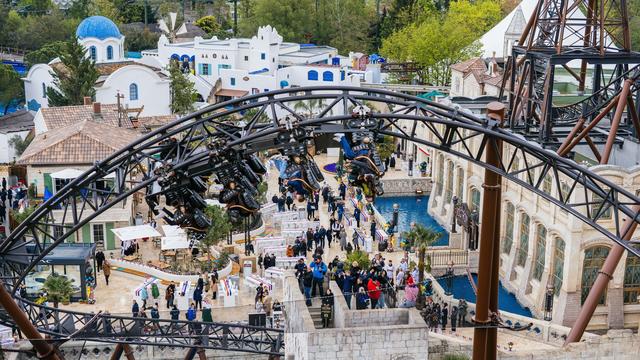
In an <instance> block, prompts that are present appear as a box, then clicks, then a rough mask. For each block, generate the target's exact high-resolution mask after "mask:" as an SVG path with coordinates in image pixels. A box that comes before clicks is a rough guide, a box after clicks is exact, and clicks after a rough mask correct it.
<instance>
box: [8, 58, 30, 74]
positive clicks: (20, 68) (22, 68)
mask: <svg viewBox="0 0 640 360" xmlns="http://www.w3.org/2000/svg"><path fill="white" fill-rule="evenodd" d="M2 64H4V65H11V66H12V67H13V69H14V70H15V71H16V72H17V73H18V74H20V75H26V73H27V65H26V64H25V63H23V62H20V61H10V60H2Z"/></svg>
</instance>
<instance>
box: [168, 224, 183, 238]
mask: <svg viewBox="0 0 640 360" xmlns="http://www.w3.org/2000/svg"><path fill="white" fill-rule="evenodd" d="M162 232H164V236H166V237H179V236H185V237H186V236H187V233H185V232H184V229H182V228H180V226H177V225H162Z"/></svg>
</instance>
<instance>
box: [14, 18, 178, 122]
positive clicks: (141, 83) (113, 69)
mask: <svg viewBox="0 0 640 360" xmlns="http://www.w3.org/2000/svg"><path fill="white" fill-rule="evenodd" d="M76 38H77V40H78V42H79V43H80V44H82V46H84V47H85V49H86V51H87V54H86V56H87V57H89V58H91V59H92V60H93V61H94V62H95V64H96V70H97V71H98V74H99V77H98V80H97V81H96V85H95V90H96V96H95V100H96V101H98V102H102V103H116V102H117V101H120V104H121V106H122V107H123V108H132V109H134V108H135V109H141V111H140V114H141V115H142V116H161V115H169V114H171V110H170V103H171V96H170V81H169V79H168V76H167V73H166V72H165V71H164V70H163V69H162V68H160V67H154V66H151V65H149V64H143V63H141V62H139V61H138V60H131V59H128V58H126V57H125V55H124V41H125V38H124V36H123V35H122V34H120V31H119V30H118V27H117V26H116V24H114V23H113V21H111V20H109V19H107V18H105V17H103V16H91V17H89V18H86V19H84V20H83V21H82V22H81V23H80V25H78V28H77V29H76ZM63 67H64V66H63V64H62V63H61V62H60V60H59V59H58V58H56V59H54V60H52V61H51V62H50V63H48V64H36V65H34V66H32V67H31V68H30V69H29V72H28V73H27V75H26V77H25V78H23V81H24V87H25V102H26V104H27V108H28V109H29V110H31V111H33V112H36V111H38V109H40V108H42V107H44V108H46V107H49V102H48V99H47V88H49V87H54V86H55V85H54V82H53V80H54V79H53V74H54V70H58V71H63V70H64V69H63ZM118 97H119V99H118Z"/></svg>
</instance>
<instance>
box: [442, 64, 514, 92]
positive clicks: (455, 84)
mask: <svg viewBox="0 0 640 360" xmlns="http://www.w3.org/2000/svg"><path fill="white" fill-rule="evenodd" d="M488 63H489V64H488V66H487V63H486V62H485V60H483V59H482V58H479V57H477V58H472V59H469V60H467V61H464V62H461V63H458V64H454V65H451V91H450V92H449V95H450V96H451V97H457V96H462V97H467V98H471V99H474V98H477V97H480V96H486V95H489V96H498V95H499V94H500V86H502V69H501V68H500V67H499V66H498V63H497V62H496V60H495V58H491V59H490V60H488Z"/></svg>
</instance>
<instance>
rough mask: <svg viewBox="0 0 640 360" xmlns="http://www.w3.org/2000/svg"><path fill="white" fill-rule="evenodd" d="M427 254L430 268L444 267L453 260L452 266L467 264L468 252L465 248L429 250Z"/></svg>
mask: <svg viewBox="0 0 640 360" xmlns="http://www.w3.org/2000/svg"><path fill="white" fill-rule="evenodd" d="M427 256H429V257H430V258H431V268H432V269H433V268H445V267H447V266H449V262H450V261H453V264H454V266H465V267H466V266H468V264H469V252H468V251H467V250H458V249H452V250H429V251H427Z"/></svg>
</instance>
